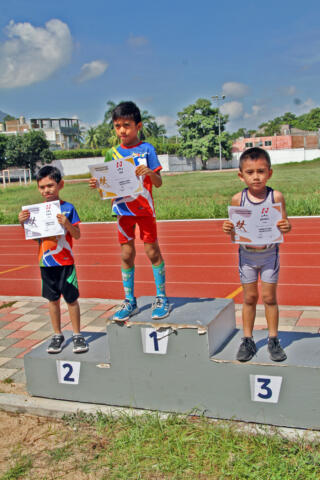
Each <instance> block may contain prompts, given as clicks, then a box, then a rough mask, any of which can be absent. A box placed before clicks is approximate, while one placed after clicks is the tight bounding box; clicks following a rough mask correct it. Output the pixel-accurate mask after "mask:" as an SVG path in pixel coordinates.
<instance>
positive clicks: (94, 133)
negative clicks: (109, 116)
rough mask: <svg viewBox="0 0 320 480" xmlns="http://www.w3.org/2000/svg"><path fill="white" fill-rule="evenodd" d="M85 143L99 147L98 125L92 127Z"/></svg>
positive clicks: (88, 145) (88, 131)
mask: <svg viewBox="0 0 320 480" xmlns="http://www.w3.org/2000/svg"><path fill="white" fill-rule="evenodd" d="M85 145H86V146H87V147H90V148H93V149H94V148H98V130H97V127H90V128H89V129H88V130H87V133H86V136H85Z"/></svg>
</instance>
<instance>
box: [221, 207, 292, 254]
mask: <svg viewBox="0 0 320 480" xmlns="http://www.w3.org/2000/svg"><path fill="white" fill-rule="evenodd" d="M228 212H229V219H230V220H231V222H232V223H233V225H234V235H233V237H232V240H233V241H234V242H235V243H244V244H246V245H250V244H252V245H267V244H270V243H281V242H283V235H282V233H281V232H280V230H279V229H278V227H277V222H278V221H279V220H281V219H282V213H281V203H273V204H271V205H269V206H268V207H266V206H263V205H261V206H259V205H256V206H254V207H252V208H251V207H228Z"/></svg>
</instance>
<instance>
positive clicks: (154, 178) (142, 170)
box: [136, 165, 162, 188]
mask: <svg viewBox="0 0 320 480" xmlns="http://www.w3.org/2000/svg"><path fill="white" fill-rule="evenodd" d="M136 175H137V176H138V177H140V176H142V175H148V177H149V178H150V180H151V183H152V185H154V186H155V187H156V188H159V187H161V185H162V178H161V175H160V171H159V170H158V171H157V172H155V171H154V170H151V168H149V167H146V166H145V165H139V167H137V168H136Z"/></svg>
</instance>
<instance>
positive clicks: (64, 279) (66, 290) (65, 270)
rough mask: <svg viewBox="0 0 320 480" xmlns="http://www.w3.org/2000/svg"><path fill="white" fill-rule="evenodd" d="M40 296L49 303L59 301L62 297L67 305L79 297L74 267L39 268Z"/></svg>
mask: <svg viewBox="0 0 320 480" xmlns="http://www.w3.org/2000/svg"><path fill="white" fill-rule="evenodd" d="M40 271H41V279H42V296H43V297H44V298H47V299H48V300H49V301H50V302H55V301H56V300H59V298H60V296H61V295H62V296H63V298H64V299H65V301H66V302H67V303H73V302H75V301H76V300H77V298H78V297H79V290H78V280H77V274H76V269H75V266H74V265H63V266H60V267H40Z"/></svg>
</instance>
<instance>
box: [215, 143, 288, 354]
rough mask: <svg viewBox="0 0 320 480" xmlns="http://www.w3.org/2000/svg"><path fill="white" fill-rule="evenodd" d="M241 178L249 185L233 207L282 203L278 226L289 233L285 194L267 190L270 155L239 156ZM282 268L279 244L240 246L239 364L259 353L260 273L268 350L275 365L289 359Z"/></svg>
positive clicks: (228, 228)
mask: <svg viewBox="0 0 320 480" xmlns="http://www.w3.org/2000/svg"><path fill="white" fill-rule="evenodd" d="M238 175H239V177H240V180H242V181H243V182H244V183H245V184H246V185H247V188H245V189H244V190H242V191H241V192H239V193H237V194H236V195H234V196H233V197H232V200H231V205H233V206H242V207H251V208H254V206H255V205H259V206H261V205H262V204H263V205H264V206H266V207H267V206H268V205H270V204H272V203H281V207H282V219H281V220H279V221H278V223H277V227H278V228H279V230H280V232H282V233H288V232H290V230H291V225H290V223H289V220H288V218H287V213H286V207H285V200H284V197H283V195H282V193H281V192H278V191H276V190H273V189H272V188H270V187H267V182H268V180H269V178H270V177H271V175H272V169H271V162H270V156H269V154H268V152H267V151H266V150H263V149H262V148H259V147H253V148H249V149H248V150H246V151H244V152H243V153H242V155H241V156H240V163H239V173H238ZM223 231H224V232H225V233H227V234H231V233H233V232H234V225H233V223H232V222H231V221H230V220H226V221H225V222H224V223H223ZM279 268H280V263H279V248H278V244H270V245H256V246H255V245H240V247H239V273H240V280H241V283H242V287H243V306H242V322H243V334H244V337H243V339H242V343H241V345H240V348H239V351H238V354H237V360H239V361H240V362H247V361H248V360H251V358H252V357H253V356H254V355H255V354H256V351H257V349H256V345H255V342H254V340H253V338H252V332H253V326H254V321H255V316H256V305H257V302H258V298H259V291H258V276H259V273H260V278H261V290H262V300H263V303H264V308H265V315H266V320H267V324H268V330H269V338H268V351H269V354H270V357H271V359H272V360H273V361H275V362H282V361H283V360H285V359H286V358H287V356H286V354H285V352H284V350H283V349H282V347H281V345H280V342H279V339H278V324H279V308H278V304H277V296H276V293H277V282H278V276H279Z"/></svg>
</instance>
